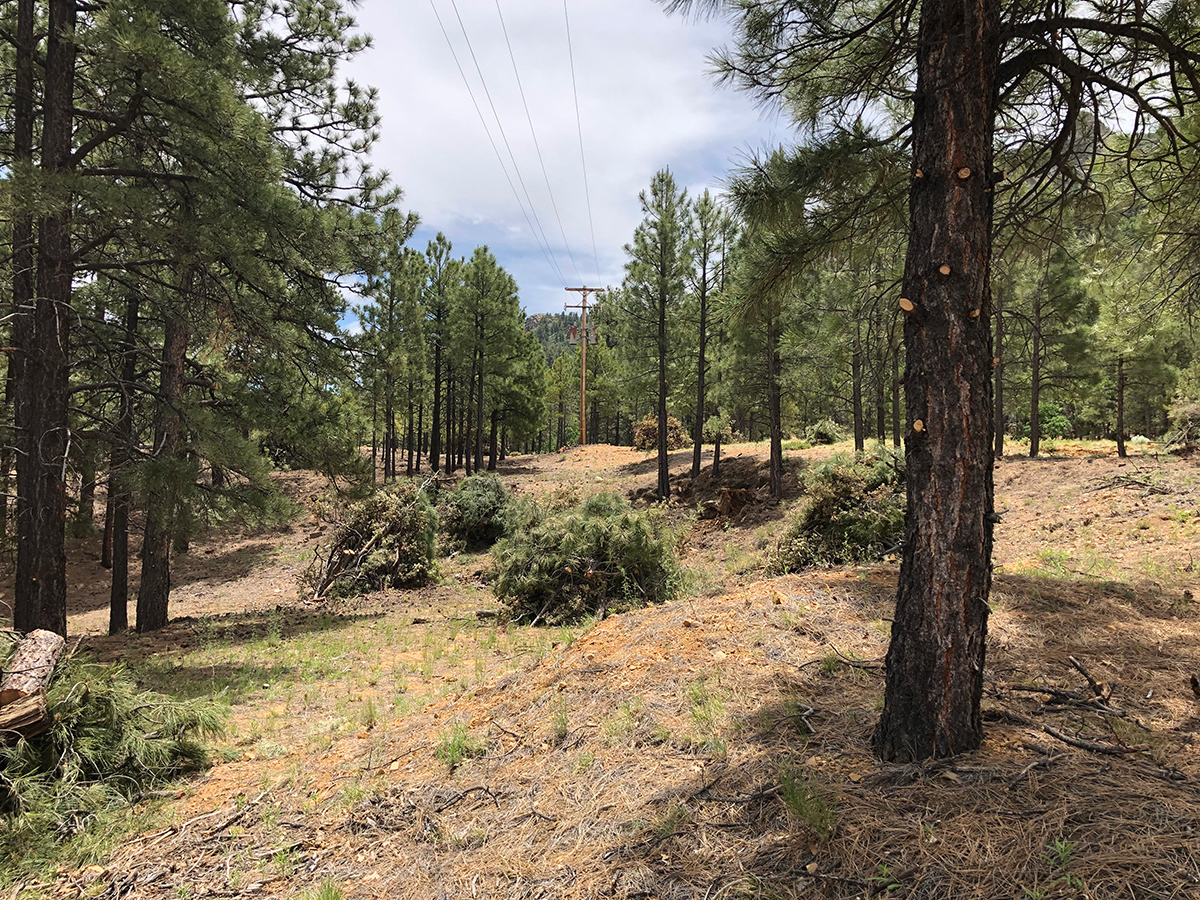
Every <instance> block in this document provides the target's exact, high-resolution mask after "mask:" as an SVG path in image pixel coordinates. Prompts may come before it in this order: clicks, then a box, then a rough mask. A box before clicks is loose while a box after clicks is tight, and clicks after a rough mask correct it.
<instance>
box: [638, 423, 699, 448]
mask: <svg viewBox="0 0 1200 900" xmlns="http://www.w3.org/2000/svg"><path fill="white" fill-rule="evenodd" d="M691 442H692V439H691V438H690V437H688V433H687V432H686V431H684V430H683V423H682V422H680V421H679V420H678V419H677V418H675V417H674V416H667V449H668V450H682V449H683V448H684V447H686V446H688V445H689V444H690V443H691ZM633 446H634V447H636V448H637V449H638V450H645V451H647V452H649V451H651V450H657V449H658V416H656V415H655V414H654V413H650V414H649V415H647V416H646V418H644V419H642V420H640V421H638V422H634V423H633Z"/></svg>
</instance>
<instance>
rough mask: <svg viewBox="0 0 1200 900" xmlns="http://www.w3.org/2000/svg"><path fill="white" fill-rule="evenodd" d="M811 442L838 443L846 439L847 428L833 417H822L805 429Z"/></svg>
mask: <svg viewBox="0 0 1200 900" xmlns="http://www.w3.org/2000/svg"><path fill="white" fill-rule="evenodd" d="M804 439H805V440H806V441H808V442H809V443H810V444H837V443H840V442H841V441H844V440H845V439H846V430H845V429H844V428H842V426H841V425H839V424H838V423H837V422H835V421H833V419H821V421H819V422H814V423H813V424H812V425H809V426H808V428H806V429H805V430H804Z"/></svg>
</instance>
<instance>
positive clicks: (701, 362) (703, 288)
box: [692, 257, 708, 478]
mask: <svg viewBox="0 0 1200 900" xmlns="http://www.w3.org/2000/svg"><path fill="white" fill-rule="evenodd" d="M705 262H706V263H707V257H705ZM707 347H708V273H707V272H706V271H704V270H702V271H701V272H700V346H699V348H698V351H699V359H698V360H697V361H696V435H695V446H694V447H693V448H692V477H693V478H696V477H697V476H699V474H700V454H701V452H702V450H703V446H704V378H705V376H706V375H707V373H708V363H707V362H706V360H705V351H706V349H707Z"/></svg>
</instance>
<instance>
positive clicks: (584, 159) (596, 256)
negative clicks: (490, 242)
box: [563, 0, 600, 281]
mask: <svg viewBox="0 0 1200 900" xmlns="http://www.w3.org/2000/svg"><path fill="white" fill-rule="evenodd" d="M563 21H564V22H566V24H567V58H568V59H570V61H571V90H572V92H573V93H574V94H575V126H576V128H577V129H578V131H579V161H580V162H581V163H582V164H583V195H584V197H586V198H587V211H588V227H589V228H590V229H591V231H592V257H593V259H595V261H596V280H597V281H599V279H600V253H599V252H598V251H597V250H596V225H595V222H594V220H593V219H592V192H591V191H590V190H589V189H588V177H587V157H586V156H585V155H584V153H583V120H582V119H581V118H580V116H579V87H578V85H577V84H576V82H575V51H574V50H573V49H572V47H571V16H570V15H569V14H568V13H567V0H563Z"/></svg>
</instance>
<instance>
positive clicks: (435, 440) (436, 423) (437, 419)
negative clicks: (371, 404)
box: [429, 331, 442, 475]
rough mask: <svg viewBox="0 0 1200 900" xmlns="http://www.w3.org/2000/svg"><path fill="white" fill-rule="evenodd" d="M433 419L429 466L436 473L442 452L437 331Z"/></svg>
mask: <svg viewBox="0 0 1200 900" xmlns="http://www.w3.org/2000/svg"><path fill="white" fill-rule="evenodd" d="M431 415H432V417H433V421H432V423H431V424H430V427H429V467H430V468H431V469H433V471H434V474H435V475H436V474H437V472H438V470H439V469H440V468H441V463H440V461H439V459H438V456H439V455H440V454H441V452H442V432H441V428H442V336H441V332H440V331H439V332H438V334H437V335H436V336H435V337H434V343H433V410H432V411H431Z"/></svg>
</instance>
